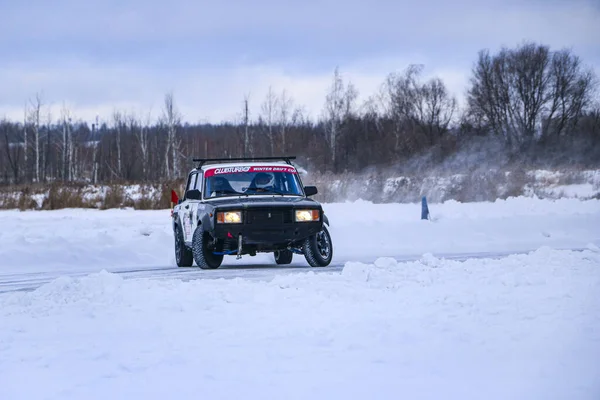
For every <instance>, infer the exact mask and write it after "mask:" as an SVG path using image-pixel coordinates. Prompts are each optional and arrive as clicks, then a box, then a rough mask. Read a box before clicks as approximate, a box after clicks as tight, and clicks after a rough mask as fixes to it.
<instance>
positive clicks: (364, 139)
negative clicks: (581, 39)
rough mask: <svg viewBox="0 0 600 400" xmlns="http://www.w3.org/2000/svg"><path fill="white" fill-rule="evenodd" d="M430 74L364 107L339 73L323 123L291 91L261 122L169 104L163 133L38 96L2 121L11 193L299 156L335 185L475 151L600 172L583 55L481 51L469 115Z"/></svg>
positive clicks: (599, 116)
mask: <svg viewBox="0 0 600 400" xmlns="http://www.w3.org/2000/svg"><path fill="white" fill-rule="evenodd" d="M422 74H423V66H421V65H410V66H408V67H407V68H406V69H405V70H404V71H403V72H401V73H391V74H389V75H388V76H387V77H386V78H385V80H384V81H383V82H382V84H381V87H380V89H379V90H378V91H377V93H374V94H372V95H371V96H370V97H369V98H368V100H367V101H366V102H364V103H363V104H359V103H358V101H357V96H358V93H357V91H356V89H355V87H354V86H353V85H352V83H351V82H346V81H345V80H344V79H343V77H342V74H341V73H340V71H339V70H338V69H337V68H336V69H335V71H334V73H333V76H332V80H331V85H330V87H329V89H328V92H327V93H326V94H325V97H324V100H323V109H322V113H321V115H320V116H319V117H318V118H316V120H311V119H309V118H307V117H306V116H305V115H303V112H302V106H301V105H298V104H295V102H294V100H293V97H292V96H291V95H290V94H288V93H286V92H285V91H284V92H281V93H275V92H273V91H272V90H269V93H268V95H267V97H266V98H265V99H263V100H262V102H261V107H260V109H261V112H260V115H258V116H257V117H256V118H250V116H249V113H248V107H249V103H248V101H249V100H248V99H247V98H246V99H243V101H242V103H241V104H242V109H241V110H240V111H241V113H242V118H241V120H240V121H235V122H225V123H220V124H195V125H194V124H189V123H187V122H185V121H183V120H182V117H181V114H180V113H179V111H178V108H177V102H176V99H175V98H174V96H173V95H172V94H169V93H167V94H166V95H165V97H164V101H163V104H162V110H161V113H162V114H161V117H160V119H159V120H158V122H151V121H150V120H149V119H148V118H147V117H145V116H143V115H131V114H128V113H127V112H125V111H120V110H115V111H114V113H113V114H112V115H110V116H102V117H103V120H102V122H100V123H99V120H97V121H96V122H95V123H89V122H84V121H80V120H78V119H77V116H76V115H73V114H72V111H71V110H69V109H66V108H63V109H62V112H61V115H60V116H59V118H58V119H51V118H50V117H49V116H48V115H49V113H48V112H47V111H46V107H45V105H44V103H43V100H42V99H40V97H39V96H34V98H32V100H31V101H30V103H29V104H28V106H27V107H26V109H24V119H23V121H10V120H8V119H6V118H4V119H2V120H0V155H1V156H0V183H1V184H3V185H8V184H28V183H44V182H55V181H68V182H88V183H118V182H143V181H145V182H162V181H168V180H174V179H175V180H176V179H180V178H182V177H184V176H186V174H187V172H188V171H189V169H190V168H191V167H192V166H193V164H192V162H191V159H192V158H193V157H241V156H271V155H276V156H279V155H295V156H297V157H298V162H299V164H300V165H302V166H304V167H306V168H310V169H312V170H319V171H323V172H329V173H333V174H336V173H348V172H350V173H352V172H360V171H363V170H365V169H367V168H378V169H388V168H402V166H406V165H412V166H413V168H423V166H424V164H422V163H415V162H414V160H417V159H419V160H423V159H426V160H427V166H429V167H434V166H436V165H442V164H443V163H444V162H445V161H446V160H447V159H449V158H452V157H454V158H456V157H457V155H460V154H462V153H468V152H472V151H475V150H472V148H473V143H478V144H479V145H478V146H479V147H477V148H478V149H479V150H477V151H485V150H486V149H487V152H488V154H489V155H490V157H492V158H493V157H496V158H497V157H498V156H499V155H502V158H503V159H504V160H509V162H522V163H529V164H540V165H542V164H543V165H546V166H548V165H549V166H557V165H575V166H590V165H592V166H598V164H599V160H600V101H599V96H598V79H597V77H596V76H595V74H594V72H593V70H592V69H590V68H588V67H586V66H585V64H584V62H583V61H582V60H581V59H580V58H579V57H578V56H577V55H575V54H573V52H572V51H571V50H569V49H561V50H551V49H550V48H549V46H546V45H543V44H537V43H531V42H528V43H524V44H522V45H519V46H517V47H515V48H503V49H501V50H500V51H498V52H497V53H495V54H492V53H490V51H488V50H482V51H480V52H479V53H478V54H477V58H476V61H475V62H474V63H473V67H472V70H471V77H470V82H469V87H468V90H467V93H466V98H465V99H464V107H462V108H461V109H459V107H458V102H457V98H456V97H455V96H454V95H452V94H451V93H449V91H448V89H447V87H446V85H445V84H444V82H443V81H442V80H441V79H439V78H432V79H429V80H424V79H423V78H422ZM482 149H483V150H482ZM474 159H475V160H478V161H473V162H477V163H480V164H481V163H484V164H485V163H486V162H492V161H490V160H491V159H488V158H485V157H484V158H483V159H482V158H481V157H480V158H474Z"/></svg>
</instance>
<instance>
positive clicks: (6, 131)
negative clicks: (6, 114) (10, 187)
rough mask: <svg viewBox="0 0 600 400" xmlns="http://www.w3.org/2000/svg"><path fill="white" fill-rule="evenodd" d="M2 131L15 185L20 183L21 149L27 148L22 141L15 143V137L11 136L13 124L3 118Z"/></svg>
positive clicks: (1, 122) (0, 124) (0, 125)
mask: <svg viewBox="0 0 600 400" xmlns="http://www.w3.org/2000/svg"><path fill="white" fill-rule="evenodd" d="M0 130H1V131H2V133H3V137H4V151H5V154H6V159H7V160H8V165H9V167H10V169H11V171H12V175H13V181H14V183H19V159H20V156H21V149H23V150H25V146H24V145H23V144H22V143H21V142H20V141H15V142H13V141H12V140H13V137H14V136H13V135H12V134H11V133H12V132H11V124H10V123H9V122H8V121H7V120H6V118H3V119H2V121H0Z"/></svg>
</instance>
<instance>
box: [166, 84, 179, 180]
mask: <svg viewBox="0 0 600 400" xmlns="http://www.w3.org/2000/svg"><path fill="white" fill-rule="evenodd" d="M163 123H164V125H165V127H166V129H167V146H166V150H165V174H166V176H167V178H172V177H177V176H179V146H180V142H179V141H178V140H177V136H176V134H177V126H178V125H179V124H180V123H181V116H180V114H179V111H178V110H177V108H176V106H175V102H174V100H173V93H167V94H166V95H165V102H164V109H163ZM169 150H170V151H171V157H172V161H173V168H172V173H171V172H170V171H169Z"/></svg>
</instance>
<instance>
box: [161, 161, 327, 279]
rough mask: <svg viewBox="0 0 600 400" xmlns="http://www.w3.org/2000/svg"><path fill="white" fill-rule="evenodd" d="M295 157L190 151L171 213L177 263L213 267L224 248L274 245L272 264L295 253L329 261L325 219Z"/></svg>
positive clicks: (236, 251) (240, 250)
mask: <svg viewBox="0 0 600 400" xmlns="http://www.w3.org/2000/svg"><path fill="white" fill-rule="evenodd" d="M293 159H295V157H265V158H227V159H194V160H193V161H194V162H197V163H198V165H197V166H196V168H194V169H193V170H192V171H190V173H189V176H188V180H187V185H186V188H185V194H184V197H183V198H182V199H181V200H179V199H177V201H176V202H177V205H176V206H175V207H174V208H173V213H172V216H173V231H174V234H175V256H176V260H177V265H178V266H180V267H189V266H192V264H193V262H194V261H195V262H196V264H197V265H198V266H199V267H200V268H205V269H214V268H218V267H219V266H220V265H221V263H222V262H223V257H224V256H226V255H235V256H236V257H237V258H241V256H242V255H246V254H247V255H250V256H254V255H256V254H257V253H259V252H272V253H273V254H274V258H275V262H276V263H277V264H289V263H291V262H292V257H293V255H294V253H295V254H302V255H304V257H305V258H306V261H307V262H308V264H309V265H310V266H312V267H325V266H327V265H329V264H330V263H331V259H332V255H333V245H332V242H331V236H330V234H329V231H328V229H327V227H328V226H329V221H328V219H327V216H326V215H325V213H324V211H323V208H322V206H321V204H319V202H317V201H315V200H314V199H311V198H310V196H312V195H315V194H316V193H317V188H316V187H314V186H306V187H305V186H303V184H302V181H301V179H300V174H299V172H298V170H297V169H296V167H295V166H294V165H293V164H292V162H291V160H293Z"/></svg>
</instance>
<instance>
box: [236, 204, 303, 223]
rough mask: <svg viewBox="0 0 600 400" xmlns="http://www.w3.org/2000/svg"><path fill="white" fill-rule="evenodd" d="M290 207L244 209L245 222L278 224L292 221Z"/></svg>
mask: <svg viewBox="0 0 600 400" xmlns="http://www.w3.org/2000/svg"><path fill="white" fill-rule="evenodd" d="M292 212H293V211H292V210H291V209H275V208H260V209H248V210H247V211H246V224H249V225H253V224H261V225H278V224H288V223H291V222H292V221H293V216H292Z"/></svg>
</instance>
